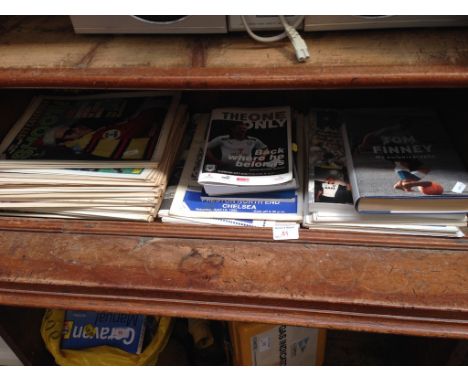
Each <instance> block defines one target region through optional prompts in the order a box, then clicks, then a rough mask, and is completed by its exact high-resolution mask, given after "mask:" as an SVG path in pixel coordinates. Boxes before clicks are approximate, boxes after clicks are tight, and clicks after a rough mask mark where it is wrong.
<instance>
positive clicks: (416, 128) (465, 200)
mask: <svg viewBox="0 0 468 382" xmlns="http://www.w3.org/2000/svg"><path fill="white" fill-rule="evenodd" d="M343 118H344V123H343V136H344V140H345V149H346V156H347V163H348V166H347V167H348V172H349V177H350V181H351V184H352V189H353V199H354V204H355V205H356V208H357V210H358V211H360V212H371V213H379V212H380V213H466V212H468V187H467V186H468V172H467V171H466V168H465V167H464V165H463V163H462V162H461V160H460V158H459V157H458V155H457V154H456V151H455V149H454V147H453V145H452V144H451V142H450V139H449V137H448V135H447V134H446V133H445V131H444V128H443V126H442V124H441V122H440V121H439V119H438V117H437V115H436V114H435V113H434V112H432V111H427V110H417V109H362V110H348V111H346V112H344V113H343Z"/></svg>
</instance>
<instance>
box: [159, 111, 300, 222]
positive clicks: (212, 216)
mask: <svg viewBox="0 0 468 382" xmlns="http://www.w3.org/2000/svg"><path fill="white" fill-rule="evenodd" d="M195 125H196V126H195V128H194V132H193V139H192V141H191V144H190V147H189V148H188V152H187V153H186V154H184V155H183V157H186V159H185V164H183V165H182V164H181V166H183V169H182V171H181V175H180V178H179V179H177V178H175V179H174V180H173V182H174V183H173V184H172V186H170V187H169V188H168V191H167V193H166V197H165V199H166V200H165V202H164V204H163V207H162V208H161V209H160V212H159V216H160V217H161V219H162V221H164V222H173V223H195V224H214V225H240V226H256V227H264V226H272V225H274V224H275V222H299V221H301V220H302V202H303V197H302V192H301V174H302V167H301V166H302V162H301V161H300V158H301V156H300V155H298V154H297V153H296V151H297V150H295V149H293V147H296V146H297V145H296V144H293V141H295V137H293V133H295V132H296V131H302V119H301V118H300V116H299V115H297V116H294V117H292V115H291V110H290V108H289V107H270V108H246V109H235V108H224V109H214V110H213V111H212V112H211V114H210V115H199V116H198V117H197V118H196V123H195ZM293 125H295V126H296V127H297V129H293ZM174 188H175V190H174Z"/></svg>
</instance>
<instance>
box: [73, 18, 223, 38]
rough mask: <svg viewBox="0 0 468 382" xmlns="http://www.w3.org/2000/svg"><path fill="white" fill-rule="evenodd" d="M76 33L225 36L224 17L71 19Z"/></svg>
mask: <svg viewBox="0 0 468 382" xmlns="http://www.w3.org/2000/svg"><path fill="white" fill-rule="evenodd" d="M70 18H71V21H72V24H73V28H74V29H75V32H76V33H150V34H158V33H161V34H162V33H164V34H173V33H174V34H179V33H180V34H183V33H226V32H227V25H226V16H212V15H209V16H70Z"/></svg>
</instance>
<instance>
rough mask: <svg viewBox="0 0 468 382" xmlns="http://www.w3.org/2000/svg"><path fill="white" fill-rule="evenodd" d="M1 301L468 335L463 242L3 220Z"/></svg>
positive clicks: (467, 255) (467, 264) (467, 263)
mask: <svg viewBox="0 0 468 382" xmlns="http://www.w3.org/2000/svg"><path fill="white" fill-rule="evenodd" d="M0 229H1V230H0V242H1V243H2V267H1V269H0V304H4V305H14V306H30V307H54V308H70V309H88V310H101V311H102V310H105V311H115V312H129V313H144V314H158V315H166V316H180V317H202V318H209V319H218V320H237V321H257V322H267V323H277V324H289V325H298V326H313V327H325V328H334V329H349V330H357V331H371V332H382V333H400V334H412V335H427V336H439V337H454V338H468V298H467V297H468V241H467V240H466V239H460V240H451V239H436V238H429V239H428V238H409V237H403V236H395V237H390V236H384V235H381V236H377V235H362V234H361V235H358V234H350V233H349V234H343V235H341V234H336V233H334V234H330V233H326V232H318V231H317V232H309V231H306V230H304V231H303V232H301V239H300V240H299V241H290V242H281V243H280V242H274V241H273V240H271V239H270V238H271V231H269V230H262V229H258V230H245V229H235V228H232V229H231V228H229V229H227V228H216V229H214V228H206V227H185V226H167V225H162V224H133V223H132V224H130V223H117V222H107V223H106V222H84V221H81V222H71V221H63V220H42V219H13V218H12V219H2V220H1V221H0Z"/></svg>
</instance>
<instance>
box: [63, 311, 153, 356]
mask: <svg viewBox="0 0 468 382" xmlns="http://www.w3.org/2000/svg"><path fill="white" fill-rule="evenodd" d="M144 334H145V316H144V315H137V314H125V313H98V312H88V311H76V310H67V311H66V312H65V319H64V323H63V333H62V341H61V344H60V347H61V348H62V349H85V348H90V347H96V346H103V345H107V346H112V347H116V348H119V349H122V350H124V351H126V352H128V353H134V354H139V353H140V352H141V350H142V346H143V339H144Z"/></svg>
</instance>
